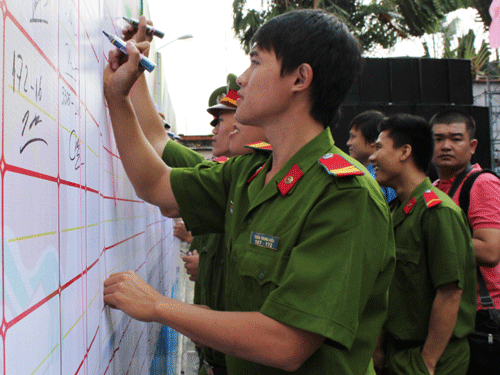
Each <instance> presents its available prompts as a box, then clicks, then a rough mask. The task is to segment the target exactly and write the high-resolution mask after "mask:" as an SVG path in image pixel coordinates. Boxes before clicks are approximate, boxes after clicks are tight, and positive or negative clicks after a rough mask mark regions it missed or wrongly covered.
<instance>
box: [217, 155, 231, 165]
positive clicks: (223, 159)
mask: <svg viewBox="0 0 500 375" xmlns="http://www.w3.org/2000/svg"><path fill="white" fill-rule="evenodd" d="M228 160H229V158H228V157H226V156H219V157H218V158H215V159H214V161H215V162H216V163H219V164H224V163H225V162H226V161H228Z"/></svg>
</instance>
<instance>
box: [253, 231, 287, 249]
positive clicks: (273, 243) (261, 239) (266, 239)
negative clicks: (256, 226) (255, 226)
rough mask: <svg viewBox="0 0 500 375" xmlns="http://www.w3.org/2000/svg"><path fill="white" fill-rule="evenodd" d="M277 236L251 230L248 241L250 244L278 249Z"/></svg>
mask: <svg viewBox="0 0 500 375" xmlns="http://www.w3.org/2000/svg"><path fill="white" fill-rule="evenodd" d="M279 240H280V239H279V237H274V236H268V235H267V234H262V233H255V232H252V235H251V236H250V243H251V244H252V245H256V246H260V247H265V248H266V249H272V250H278V242H279Z"/></svg>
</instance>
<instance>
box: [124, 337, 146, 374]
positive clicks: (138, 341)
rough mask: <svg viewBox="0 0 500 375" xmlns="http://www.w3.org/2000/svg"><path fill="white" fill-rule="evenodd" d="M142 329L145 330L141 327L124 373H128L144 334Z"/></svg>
mask: <svg viewBox="0 0 500 375" xmlns="http://www.w3.org/2000/svg"><path fill="white" fill-rule="evenodd" d="M144 330H145V328H143V329H142V332H141V334H140V335H139V338H138V339H137V344H135V349H134V352H133V353H132V359H131V360H130V363H129V365H128V370H127V373H126V374H125V375H128V373H129V371H130V368H131V367H132V362H134V357H135V352H136V351H137V348H138V347H139V343H140V342H141V338H142V335H144Z"/></svg>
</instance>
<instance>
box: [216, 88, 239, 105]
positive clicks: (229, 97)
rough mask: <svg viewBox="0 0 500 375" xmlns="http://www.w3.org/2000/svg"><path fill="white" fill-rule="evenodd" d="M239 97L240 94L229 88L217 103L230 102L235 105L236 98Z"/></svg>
mask: <svg viewBox="0 0 500 375" xmlns="http://www.w3.org/2000/svg"><path fill="white" fill-rule="evenodd" d="M239 98H241V96H239V95H238V92H237V91H236V90H229V92H228V93H227V94H226V96H225V97H223V98H222V99H221V100H220V101H219V103H220V104H228V103H229V104H231V105H233V106H235V107H237V106H238V105H237V104H236V100H237V99H239Z"/></svg>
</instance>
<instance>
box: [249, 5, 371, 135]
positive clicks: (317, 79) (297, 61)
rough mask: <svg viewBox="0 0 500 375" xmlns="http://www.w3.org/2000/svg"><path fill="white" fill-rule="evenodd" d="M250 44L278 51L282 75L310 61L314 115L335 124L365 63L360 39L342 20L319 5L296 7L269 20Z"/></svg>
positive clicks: (319, 119)
mask: <svg viewBox="0 0 500 375" xmlns="http://www.w3.org/2000/svg"><path fill="white" fill-rule="evenodd" d="M251 44H252V45H253V44H257V46H258V47H259V48H261V49H263V50H266V51H273V52H274V53H275V54H276V58H277V59H278V61H280V62H281V75H282V76H283V75H285V74H289V73H292V72H293V71H294V70H295V69H297V68H298V67H299V66H300V65H301V64H303V63H307V64H309V65H310V66H311V68H312V70H313V79H312V83H311V103H312V105H311V115H312V116H313V118H314V119H315V120H316V121H318V122H320V123H322V124H323V126H325V127H327V126H332V125H334V123H335V117H336V115H337V112H338V109H339V107H340V105H341V104H342V102H343V101H344V99H345V97H346V96H347V93H348V92H349V90H350V88H351V85H352V83H353V81H354V79H355V77H356V75H357V74H359V71H360V69H361V63H362V59H361V50H360V47H359V42H358V40H357V39H356V38H355V37H354V36H353V35H352V34H351V33H350V32H349V30H348V29H347V27H346V26H345V25H344V23H343V22H342V21H340V20H339V19H338V18H337V17H336V16H334V15H333V14H330V13H327V12H325V11H323V10H319V9H304V10H294V11H291V12H287V13H284V14H281V15H279V16H277V17H274V18H271V19H270V20H269V21H267V22H266V23H265V24H264V25H262V26H261V27H260V28H259V29H258V30H257V32H256V33H255V35H254V36H253V38H252V41H251Z"/></svg>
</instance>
